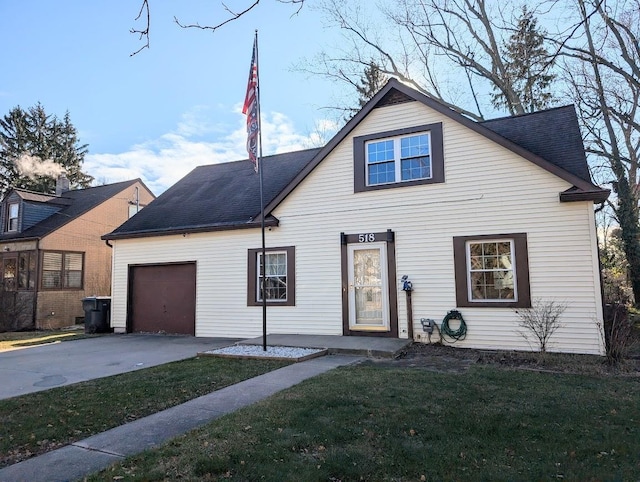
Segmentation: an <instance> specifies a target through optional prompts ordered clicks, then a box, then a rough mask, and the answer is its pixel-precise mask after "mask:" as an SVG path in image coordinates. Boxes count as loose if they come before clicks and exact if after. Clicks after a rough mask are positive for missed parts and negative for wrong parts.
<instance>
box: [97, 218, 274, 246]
mask: <svg viewBox="0 0 640 482" xmlns="http://www.w3.org/2000/svg"><path fill="white" fill-rule="evenodd" d="M279 224H280V222H279V221H278V219H277V218H275V217H273V216H270V217H267V218H266V219H265V221H264V225H265V227H276V226H278V225H279ZM260 226H261V223H260V220H253V221H248V222H240V223H239V222H233V223H228V224H212V225H206V226H189V227H178V228H167V229H147V230H142V231H130V232H124V233H114V232H112V233H109V234H105V235H103V236H101V237H100V239H103V240H118V239H134V238H150V237H156V236H171V235H176V234H192V233H210V232H216V231H231V230H236V229H255V228H260Z"/></svg>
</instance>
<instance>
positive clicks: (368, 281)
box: [347, 242, 389, 331]
mask: <svg viewBox="0 0 640 482" xmlns="http://www.w3.org/2000/svg"><path fill="white" fill-rule="evenodd" d="M347 248H348V251H347V253H348V263H349V267H348V271H349V329H350V330H357V331H389V288H388V278H387V243H385V242H380V243H366V244H350V245H348V247H347Z"/></svg>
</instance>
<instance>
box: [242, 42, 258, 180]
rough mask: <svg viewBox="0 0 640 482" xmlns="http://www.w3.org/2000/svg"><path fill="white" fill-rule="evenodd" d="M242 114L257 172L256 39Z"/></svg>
mask: <svg viewBox="0 0 640 482" xmlns="http://www.w3.org/2000/svg"><path fill="white" fill-rule="evenodd" d="M242 113H243V114H246V115H247V152H248V153H249V159H251V162H253V166H254V168H255V171H256V172H258V133H259V130H260V124H259V119H258V39H257V38H256V39H255V40H254V41H253V55H252V56H251V68H250V69H249V82H248V83H247V95H246V96H245V98H244V105H243V106H242Z"/></svg>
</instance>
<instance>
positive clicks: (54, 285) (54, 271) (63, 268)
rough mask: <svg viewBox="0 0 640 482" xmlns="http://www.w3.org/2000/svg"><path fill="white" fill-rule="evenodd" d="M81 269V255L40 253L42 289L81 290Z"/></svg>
mask: <svg viewBox="0 0 640 482" xmlns="http://www.w3.org/2000/svg"><path fill="white" fill-rule="evenodd" d="M83 267H84V255H83V253H68V252H53V251H45V252H44V253H42V288H43V289H80V288H82V278H83Z"/></svg>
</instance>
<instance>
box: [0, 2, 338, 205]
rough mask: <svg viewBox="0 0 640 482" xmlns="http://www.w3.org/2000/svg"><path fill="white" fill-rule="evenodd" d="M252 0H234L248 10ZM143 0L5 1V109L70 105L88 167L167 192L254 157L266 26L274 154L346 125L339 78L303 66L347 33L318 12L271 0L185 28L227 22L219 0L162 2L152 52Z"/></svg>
mask: <svg viewBox="0 0 640 482" xmlns="http://www.w3.org/2000/svg"><path fill="white" fill-rule="evenodd" d="M248 3H249V2H248V1H247V2H245V1H244V0H243V1H238V0H234V1H230V2H229V4H238V5H239V6H241V5H245V4H248ZM139 4H140V2H138V1H137V0H126V1H125V0H108V1H107V0H90V1H88V0H65V1H63V2H52V1H50V0H20V1H15V0H0V43H1V44H2V45H3V53H2V57H3V58H2V64H3V73H2V75H0V115H2V116H4V115H5V114H7V113H8V112H9V111H10V110H11V109H12V108H13V107H15V106H17V105H20V106H21V107H22V108H24V109H26V108H28V107H30V106H32V105H34V104H35V103H37V102H41V103H42V105H43V106H44V108H45V111H46V112H47V113H49V114H55V115H57V116H58V117H62V116H63V115H64V113H65V112H66V111H67V110H68V111H69V113H70V115H71V121H72V122H73V124H74V125H75V127H76V129H77V130H78V133H79V137H80V140H81V141H82V142H84V143H87V144H89V154H88V155H87V157H86V160H85V166H84V167H85V171H87V172H88V173H89V174H92V175H93V176H95V177H96V179H97V180H98V181H99V182H117V181H122V180H125V179H131V178H135V177H141V178H142V179H143V180H144V181H145V183H147V185H148V186H149V187H150V188H151V189H152V190H153V191H154V192H155V193H156V194H159V193H161V192H162V191H164V190H165V189H166V188H167V187H169V186H170V185H171V184H173V183H174V182H176V181H177V180H178V179H179V178H180V177H182V176H183V175H185V174H186V173H187V172H189V171H190V170H191V169H192V168H193V167H195V166H197V165H201V164H210V163H215V162H224V161H229V160H236V159H241V158H246V151H245V134H244V122H245V118H244V116H243V115H242V114H241V113H240V109H241V105H242V101H243V100H244V95H245V89H246V83H247V77H248V73H249V63H250V60H251V47H252V43H253V35H254V31H255V29H258V31H259V34H258V35H259V49H260V83H261V108H262V114H263V115H262V119H263V148H264V153H265V154H271V153H275V152H285V151H290V150H294V149H299V148H304V147H310V146H311V145H312V144H313V143H314V142H315V143H316V144H317V141H314V140H313V139H310V137H311V136H312V134H313V133H314V131H316V130H317V129H318V128H321V129H324V128H326V126H328V129H329V131H332V129H335V123H332V122H331V119H335V117H336V116H335V113H332V112H331V111H327V110H326V109H323V107H326V106H328V105H331V104H332V103H333V99H334V97H335V92H336V89H337V88H338V87H337V86H335V85H333V84H331V83H330V82H328V81H327V80H324V79H320V78H308V77H307V76H306V75H305V74H303V73H300V72H296V71H295V70H293V69H292V67H293V65H294V64H296V63H298V62H299V61H300V60H301V59H302V58H304V57H307V58H309V57H312V56H313V54H315V53H316V52H318V51H319V50H320V49H321V48H322V47H323V46H326V45H327V44H328V43H330V42H331V41H332V40H335V39H334V38H332V37H333V36H334V35H335V34H334V33H333V32H332V31H330V30H327V29H325V28H323V25H322V22H321V20H320V18H319V16H318V13H317V12H315V11H313V10H311V9H310V8H307V6H305V7H304V8H303V9H302V10H301V11H300V13H299V14H298V15H293V16H292V14H293V13H294V12H295V9H294V8H292V7H291V6H290V5H286V4H281V3H279V2H276V1H275V0H273V1H264V2H261V4H260V5H259V6H258V7H257V8H256V9H255V10H254V11H252V12H250V14H248V15H247V16H246V17H243V18H241V19H239V20H237V21H234V22H232V23H230V24H228V25H226V26H225V27H224V28H223V29H221V30H219V31H217V32H216V33H213V34H212V33H211V32H209V31H201V30H195V29H189V30H185V29H181V28H179V27H178V26H177V25H176V24H175V23H174V21H173V18H174V16H176V17H178V19H180V20H181V21H182V22H183V23H196V22H199V23H200V24H214V23H216V22H219V21H221V20H223V19H225V18H226V13H225V12H224V9H223V7H222V6H221V3H220V2H218V1H214V0H183V1H181V2H171V1H169V0H151V1H150V5H151V16H152V17H151V48H150V49H145V50H143V51H142V52H140V53H139V54H137V55H135V56H133V57H131V56H130V54H131V53H132V52H134V51H136V50H137V49H138V48H139V47H140V46H141V45H142V44H141V42H140V41H139V40H138V37H137V36H136V35H133V34H131V33H129V30H130V29H131V28H132V27H142V26H143V25H142V23H139V22H138V23H137V22H135V20H134V19H135V17H136V15H137V13H138V8H139Z"/></svg>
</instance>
